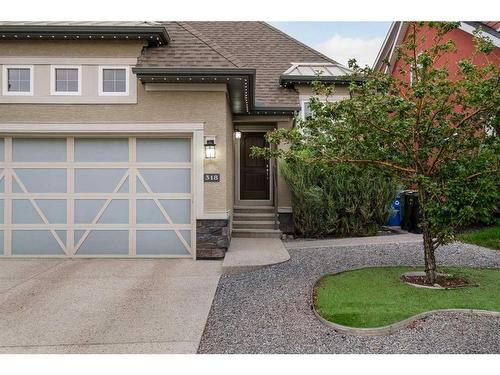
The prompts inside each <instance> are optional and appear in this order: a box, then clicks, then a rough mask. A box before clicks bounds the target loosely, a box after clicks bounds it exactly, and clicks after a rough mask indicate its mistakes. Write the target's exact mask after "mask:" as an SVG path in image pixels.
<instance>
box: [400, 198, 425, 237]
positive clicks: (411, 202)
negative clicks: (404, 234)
mask: <svg viewBox="0 0 500 375" xmlns="http://www.w3.org/2000/svg"><path fill="white" fill-rule="evenodd" d="M400 211H401V213H402V215H401V229H404V230H407V231H408V232H410V233H422V231H421V229H420V228H419V224H420V206H419V203H418V193H417V192H416V191H415V190H405V191H403V192H401V210H400Z"/></svg>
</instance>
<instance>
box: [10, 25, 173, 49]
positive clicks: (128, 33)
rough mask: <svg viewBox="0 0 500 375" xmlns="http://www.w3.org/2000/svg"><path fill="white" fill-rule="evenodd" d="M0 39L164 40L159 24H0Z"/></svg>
mask: <svg viewBox="0 0 500 375" xmlns="http://www.w3.org/2000/svg"><path fill="white" fill-rule="evenodd" d="M0 38H1V39H2V40H44V39H45V40H143V41H144V42H147V43H148V45H150V46H161V45H165V44H168V43H169V41H170V37H169V35H168V33H167V30H166V29H165V27H163V26H112V27H111V26H79V25H71V26H69V25H0Z"/></svg>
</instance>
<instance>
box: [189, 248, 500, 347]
mask: <svg viewBox="0 0 500 375" xmlns="http://www.w3.org/2000/svg"><path fill="white" fill-rule="evenodd" d="M421 246H422V245H420V244H391V245H366V246H358V247H343V248H321V249H298V250H290V255H291V259H290V260H289V261H288V262H285V263H281V264H277V265H274V266H269V267H265V268H262V269H259V270H257V271H252V272H247V273H242V274H237V275H226V276H223V277H222V278H221V280H220V282H219V286H218V289H217V292H216V295H215V299H214V302H213V304H212V308H211V311H210V315H209V318H208V321H207V324H206V326H205V332H204V334H203V337H202V340H201V343H200V346H199V349H198V352H199V353H500V318H492V317H485V316H472V315H470V314H468V313H445V312H442V313H437V314H436V315H433V316H431V317H428V318H425V319H421V320H418V321H416V322H414V323H413V324H412V325H411V326H410V327H407V328H403V329H402V330H400V331H398V332H397V333H395V334H392V335H388V336H377V337H359V336H349V335H342V334H339V333H336V332H335V331H334V330H333V329H331V328H329V327H326V326H325V325H323V324H322V323H320V322H319V320H318V319H317V318H316V317H315V316H314V314H313V312H312V311H311V307H310V306H311V299H310V293H311V288H312V287H313V285H314V283H315V281H316V280H317V279H318V278H319V277H320V276H322V275H324V274H326V273H336V272H340V271H345V270H349V269H356V268H362V267H368V266H385V265H418V266H420V265H421V264H422V260H421V258H422V250H421ZM436 256H437V260H438V262H439V264H440V265H447V266H474V267H494V268H500V252H498V251H492V250H488V249H485V248H481V247H478V246H474V245H466V244H461V243H454V244H451V245H448V246H444V247H441V248H439V249H438V250H437V251H436Z"/></svg>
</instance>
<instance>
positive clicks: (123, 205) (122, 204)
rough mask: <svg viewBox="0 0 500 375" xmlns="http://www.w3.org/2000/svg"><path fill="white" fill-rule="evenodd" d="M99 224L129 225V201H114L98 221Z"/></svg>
mask: <svg viewBox="0 0 500 375" xmlns="http://www.w3.org/2000/svg"><path fill="white" fill-rule="evenodd" d="M97 223H98V224H128V200H126V199H113V200H112V201H111V202H110V203H109V205H108V207H106V210H105V211H104V212H103V214H102V216H101V217H100V218H99V220H98V221H97Z"/></svg>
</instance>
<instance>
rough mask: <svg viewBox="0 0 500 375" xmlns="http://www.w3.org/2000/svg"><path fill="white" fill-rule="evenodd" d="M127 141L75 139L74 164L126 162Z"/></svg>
mask: <svg viewBox="0 0 500 375" xmlns="http://www.w3.org/2000/svg"><path fill="white" fill-rule="evenodd" d="M128 160H129V158H128V139H127V138H119V139H107V138H101V139H95V138H77V139H75V161H76V162H101V163H102V162H128Z"/></svg>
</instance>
